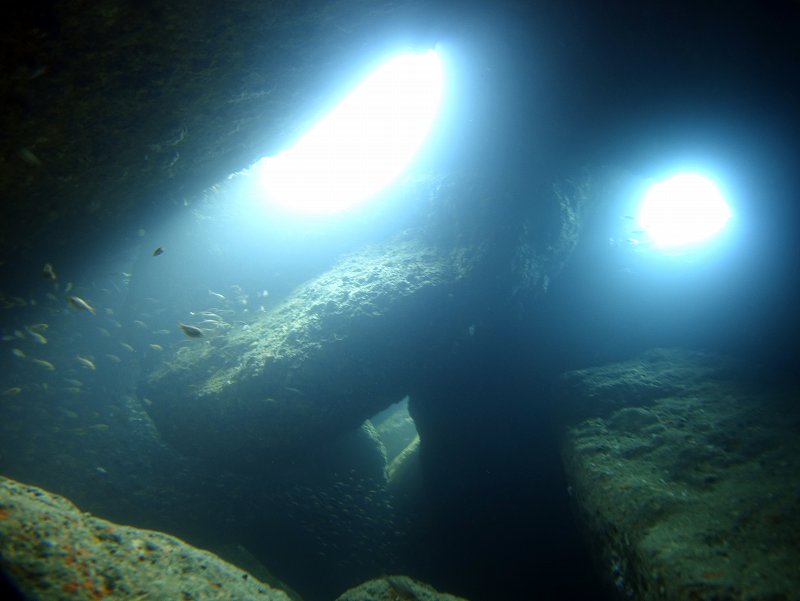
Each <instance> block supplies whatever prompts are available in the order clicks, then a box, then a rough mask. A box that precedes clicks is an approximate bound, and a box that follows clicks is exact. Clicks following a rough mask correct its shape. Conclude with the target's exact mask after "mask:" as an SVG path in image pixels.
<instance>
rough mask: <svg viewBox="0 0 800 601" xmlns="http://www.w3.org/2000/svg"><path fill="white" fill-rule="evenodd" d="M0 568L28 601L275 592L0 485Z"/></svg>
mask: <svg viewBox="0 0 800 601" xmlns="http://www.w3.org/2000/svg"><path fill="white" fill-rule="evenodd" d="M0 568H2V572H3V573H4V574H5V575H6V576H7V577H8V579H9V580H11V582H12V584H13V585H14V586H15V587H16V588H17V589H18V590H19V591H20V592H21V593H22V594H23V595H25V598H27V599H37V600H38V601H48V600H50V599H52V600H56V599H58V600H61V599H75V600H93V601H96V600H98V599H134V598H151V599H195V600H198V601H201V600H203V599H222V598H225V599H254V600H255V599H259V600H264V601H291V599H290V597H289V596H288V595H287V594H286V593H284V592H283V591H281V590H277V589H275V588H272V587H270V586H269V585H267V584H264V583H262V582H259V581H258V580H256V579H255V578H253V577H252V576H251V575H250V574H248V573H247V572H245V571H243V570H241V569H239V568H237V567H235V566H233V565H231V564H229V563H226V562H224V561H222V560H221V559H219V558H218V557H216V556H215V555H213V554H211V553H209V552H207V551H203V550H200V549H196V548H194V547H192V546H190V545H188V544H186V543H184V542H183V541H181V540H178V539H177V538H174V537H172V536H169V535H167V534H163V533H161V532H154V531H150V530H140V529H137V528H131V527H127V526H120V525H118V524H115V523H112V522H108V521H106V520H101V519H99V518H95V517H92V516H91V515H90V514H86V513H83V512H81V511H80V510H79V509H78V508H77V507H75V506H74V505H73V504H72V503H70V502H69V501H67V500H66V499H65V498H63V497H59V496H57V495H54V494H51V493H48V492H46V491H44V490H42V489H39V488H35V487H33V486H26V485H24V484H20V483H18V482H15V481H14V480H10V479H8V478H0Z"/></svg>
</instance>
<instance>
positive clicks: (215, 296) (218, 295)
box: [208, 290, 225, 300]
mask: <svg viewBox="0 0 800 601" xmlns="http://www.w3.org/2000/svg"><path fill="white" fill-rule="evenodd" d="M208 293H209V294H210V295H211V296H213V297H214V298H218V299H219V300H225V297H224V296H223V295H222V294H220V293H219V292H214V291H213V290H209V291H208Z"/></svg>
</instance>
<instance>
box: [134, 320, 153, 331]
mask: <svg viewBox="0 0 800 601" xmlns="http://www.w3.org/2000/svg"><path fill="white" fill-rule="evenodd" d="M133 325H135V326H136V327H137V328H142V329H143V330H148V329H150V328H149V326H148V325H147V324H146V323H145V322H143V321H142V320H141V319H134V320H133Z"/></svg>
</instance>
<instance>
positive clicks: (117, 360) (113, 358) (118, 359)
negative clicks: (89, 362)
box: [106, 353, 122, 363]
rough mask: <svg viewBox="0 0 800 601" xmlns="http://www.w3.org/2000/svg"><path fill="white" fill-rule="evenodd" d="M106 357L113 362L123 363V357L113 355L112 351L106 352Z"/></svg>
mask: <svg viewBox="0 0 800 601" xmlns="http://www.w3.org/2000/svg"><path fill="white" fill-rule="evenodd" d="M106 357H108V359H109V361H111V362H112V363H122V359H120V358H119V357H117V356H116V355H112V354H111V353H106Z"/></svg>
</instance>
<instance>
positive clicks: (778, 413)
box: [560, 349, 800, 601]
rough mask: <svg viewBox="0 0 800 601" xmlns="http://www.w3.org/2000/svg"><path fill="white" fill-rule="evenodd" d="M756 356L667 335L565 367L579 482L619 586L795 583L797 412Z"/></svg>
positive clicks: (737, 588)
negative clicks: (645, 346) (756, 380)
mask: <svg viewBox="0 0 800 601" xmlns="http://www.w3.org/2000/svg"><path fill="white" fill-rule="evenodd" d="M751 370H752V368H748V366H744V365H740V364H737V363H735V362H733V361H730V360H727V359H724V358H721V357H717V356H712V355H708V354H704V353H699V352H689V351H682V350H663V349H659V350H653V351H649V352H647V353H645V354H644V355H642V356H641V357H639V358H637V359H635V360H632V361H627V362H624V363H619V364H614V365H608V366H603V367H597V368H592V369H584V370H580V371H574V372H570V373H567V374H566V375H565V376H564V378H563V381H562V385H561V391H560V392H561V397H562V398H561V403H562V408H563V409H564V413H563V419H564V424H563V425H564V439H563V441H564V446H563V452H564V460H565V463H566V468H567V472H568V476H569V480H570V483H571V493H572V497H573V499H574V501H575V504H576V507H577V510H578V512H579V514H580V516H581V518H582V522H583V524H584V525H585V527H586V529H587V531H588V536H589V539H590V540H591V541H592V542H593V546H594V548H595V550H596V555H597V557H598V560H599V563H600V568H601V570H602V572H603V573H604V574H605V576H606V579H607V580H608V582H609V584H610V585H611V587H613V588H615V589H616V590H617V591H618V594H620V595H622V596H624V597H625V598H630V599H641V600H643V601H648V600H656V599H658V600H659V601H664V600H667V601H669V600H675V601H677V600H684V599H695V600H697V601H703V600H705V601H711V600H718V599H739V598H748V599H753V600H767V599H794V598H796V597H797V591H798V590H800V572H798V570H797V566H798V565H800V541H799V540H798V536H797V533H798V532H800V514H799V513H798V511H797V500H798V497H797V491H798V490H800V477H799V476H798V474H800V459H799V458H800V440H798V438H797V435H796V433H797V431H798V426H800V414H799V413H798V410H797V406H796V403H795V398H794V396H793V395H792V394H791V392H789V391H788V390H787V389H785V388H780V387H777V386H776V387H774V388H773V389H765V388H764V387H763V386H759V387H756V386H754V385H753V384H752V382H753V380H750V379H748V374H752V372H751ZM760 381H762V382H763V379H762V380H760Z"/></svg>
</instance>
